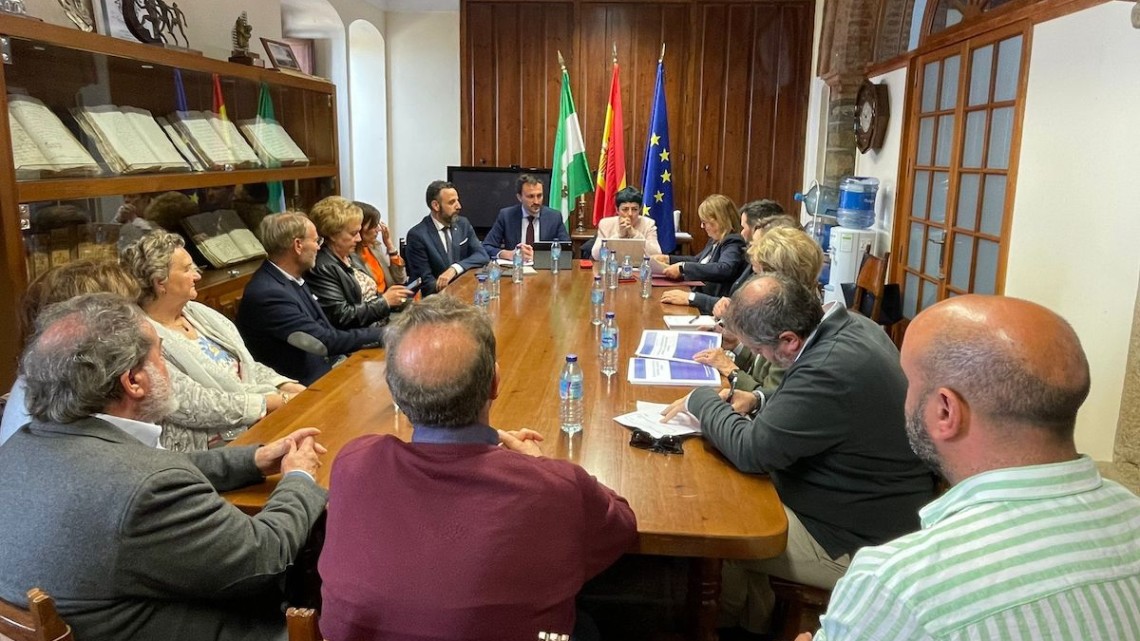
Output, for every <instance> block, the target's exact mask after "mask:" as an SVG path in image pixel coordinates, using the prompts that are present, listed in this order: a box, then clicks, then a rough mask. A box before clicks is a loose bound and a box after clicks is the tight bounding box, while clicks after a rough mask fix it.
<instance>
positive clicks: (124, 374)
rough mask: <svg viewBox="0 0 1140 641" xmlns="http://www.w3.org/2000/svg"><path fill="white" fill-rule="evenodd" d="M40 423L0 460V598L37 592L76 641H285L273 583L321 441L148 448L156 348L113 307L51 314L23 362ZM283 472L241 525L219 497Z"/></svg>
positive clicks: (76, 302) (309, 509)
mask: <svg viewBox="0 0 1140 641" xmlns="http://www.w3.org/2000/svg"><path fill="white" fill-rule="evenodd" d="M21 373H22V374H23V376H24V379H25V381H26V383H27V403H28V409H29V411H30V414H31V416H32V417H33V422H32V423H31V424H30V425H29V426H27V427H26V428H24V429H22V430H20V431H19V432H17V433H16V434H15V435H13V436H12V438H11V439H9V440H8V441H7V442H6V443H5V444H4V445H3V446H2V447H0V470H3V479H4V480H3V482H2V483H0V515H3V522H4V525H3V527H0V597H2V598H3V599H5V600H7V601H10V602H13V603H17V604H24V603H25V596H24V595H25V592H26V591H27V590H28V589H30V588H33V587H39V588H43V589H44V591H46V592H47V593H48V594H50V595H51V596H53V597H54V598H55V599H56V603H57V604H58V606H59V610H60V614H61V615H62V616H63V618H64V620H65V621H67V622H68V623H69V624H70V625H71V627H72V628H73V630H74V631H75V636H76V638H77V639H83V640H84V641H100V640H108V641H110V640H112V639H134V640H136V641H139V640H141V641H151V640H153V641H160V640H161V641H166V640H179V639H184V640H186V641H199V640H203V639H219V640H226V641H230V640H235V641H236V640H244V639H249V640H253V639H273V638H284V636H285V630H284V621H283V617H282V615H281V611H280V608H279V607H278V606H279V602H280V601H281V598H280V592H279V585H280V579H281V575H282V573H283V572H284V571H285V569H286V568H287V567H288V566H289V564H291V563H292V562H293V560H294V559H295V557H296V555H297V553H298V551H299V550H300V548H301V546H302V545H303V544H304V542H305V540H306V538H307V537H308V534H309V530H310V528H311V527H312V525H313V523H314V521H316V519H317V517H318V516H319V515H320V514H321V513H322V511H323V510H324V507H325V503H326V497H327V494H326V493H325V491H324V490H323V489H321V488H320V487H318V486H317V485H316V483H315V482H314V480H313V476H312V475H313V473H314V472H315V471H316V469H317V468H318V467H319V465H320V462H319V455H320V454H321V453H323V452H324V448H322V447H321V446H320V445H318V444H317V443H316V441H315V440H314V437H315V435H316V430H314V429H304V430H298V431H297V432H294V433H293V434H291V435H289V436H288V437H286V438H284V439H281V440H279V441H275V442H273V443H270V444H268V445H264V446H261V447H257V446H249V447H244V448H223V449H219V450H212V451H207V452H195V453H192V454H180V453H174V452H167V451H164V450H161V449H155V448H156V445H157V444H158V436H159V432H160V429H159V427H158V426H157V425H156V424H155V423H157V422H159V421H160V420H161V419H162V418H163V417H164V416H165V415H166V414H168V413H169V412H170V411H171V410H172V405H173V402H172V397H171V391H170V383H169V380H168V378H167V373H166V367H165V365H164V362H163V359H162V352H161V341H160V340H159V338H158V336H157V335H156V334H155V331H154V329H153V328H152V327H151V326H150V324H149V323H147V322H146V319H145V317H144V316H143V314H142V312H141V310H139V309H138V308H137V307H135V306H134V305H133V304H130V303H129V302H127V301H126V300H124V299H121V298H118V297H116V296H114V295H112V294H92V295H87V296H80V297H78V298H74V299H72V300H70V301H67V302H64V303H60V304H58V305H54V306H52V307H49V308H48V309H47V310H46V311H45V312H44V313H43V314H42V315H41V316H40V318H39V320H38V321H37V330H36V333H35V335H34V336H33V337H32V339H31V341H30V342H29V345H28V348H27V349H26V350H25V353H24V355H23V357H22V359H21ZM277 472H282V473H283V478H282V479H281V482H280V483H279V484H278V486H277V489H276V490H274V492H273V494H272V496H271V497H270V499H269V502H268V503H267V504H266V506H265V509H264V510H263V511H262V512H261V513H260V514H258V515H257V516H254V517H250V516H246V515H245V514H243V513H241V512H240V511H239V510H238V509H237V508H235V507H234V506H233V505H231V504H230V503H228V502H227V501H226V500H225V499H223V498H222V497H221V496H219V495H218V492H219V491H225V490H231V489H235V488H238V487H242V486H245V485H249V484H251V483H256V482H259V481H261V480H262V479H263V478H264V476H265V475H268V474H276V473H277Z"/></svg>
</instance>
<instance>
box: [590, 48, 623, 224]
mask: <svg viewBox="0 0 1140 641" xmlns="http://www.w3.org/2000/svg"><path fill="white" fill-rule="evenodd" d="M623 137H624V136H623V134H622V124H621V84H620V83H619V82H618V63H617V45H614V75H613V79H612V80H611V81H610V101H609V104H608V105H606V126H605V129H603V130H602V154H601V159H599V160H598V189H597V191H596V192H595V193H594V226H595V227H596V226H597V225H598V221H599V220H601V219H603V218H605V217H606V216H613V215H614V196H616V195H617V193H618V192H619V191H620V190H622V189H625V141H624V140H623Z"/></svg>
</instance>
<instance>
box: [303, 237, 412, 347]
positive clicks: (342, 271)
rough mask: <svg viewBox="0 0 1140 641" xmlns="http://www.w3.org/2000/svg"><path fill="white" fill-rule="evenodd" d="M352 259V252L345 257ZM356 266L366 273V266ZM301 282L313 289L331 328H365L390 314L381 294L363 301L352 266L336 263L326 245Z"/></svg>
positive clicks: (335, 258)
mask: <svg viewBox="0 0 1140 641" xmlns="http://www.w3.org/2000/svg"><path fill="white" fill-rule="evenodd" d="M353 258H357V257H356V255H355V254H353V255H352V256H351V257H350V259H349V260H352V259H353ZM358 260H359V259H358ZM360 267H361V269H362V270H363V271H364V272H365V273H368V268H367V267H366V266H364V265H361V266H360ZM305 284H307V285H308V286H309V288H310V289H312V290H313V294H314V295H315V296H316V297H317V303H318V304H320V306H321V309H323V310H324V312H325V316H327V317H328V319H329V321H330V322H331V323H332V324H333V326H334V327H339V328H340V329H354V328H357V327H367V326H369V325H372V324H373V323H378V322H380V321H386V320H388V315H389V314H391V313H392V310H391V308H389V307H388V301H386V300H384V297H383V296H377V297H376V298H374V299H372V300H371V301H369V302H367V303H366V302H364V295H363V293H362V292H361V291H360V283H357V282H356V277H355V276H353V275H352V268H351V267H349V266H347V265H345V264H344V263H342V262H340V259H339V258H337V257H336V255H335V254H333V253H332V249H331V248H330V247H329V246H328V245H325V246H324V247H322V248H321V251H319V252H317V263H316V264H315V265H313V268H312V269H310V270H309V271H308V272H307V273H306V274H305ZM381 293H383V292H381Z"/></svg>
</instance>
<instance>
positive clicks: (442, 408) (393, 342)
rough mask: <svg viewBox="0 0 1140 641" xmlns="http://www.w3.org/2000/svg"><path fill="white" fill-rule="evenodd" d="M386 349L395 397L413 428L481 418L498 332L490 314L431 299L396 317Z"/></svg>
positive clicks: (466, 422) (491, 377)
mask: <svg viewBox="0 0 1140 641" xmlns="http://www.w3.org/2000/svg"><path fill="white" fill-rule="evenodd" d="M384 347H385V352H386V357H387V362H388V371H387V374H386V377H387V380H388V387H389V388H390V389H391V391H392V398H393V399H395V401H396V404H397V405H399V406H400V409H401V410H402V411H403V412H404V413H405V414H407V416H408V420H410V421H411V422H412V423H413V424H414V425H429V426H435V427H463V426H466V425H471V424H472V423H475V422H477V421H478V420H479V417H480V413H481V412H482V411H483V410H484V409H485V408H486V407H487V403H488V401H489V400H490V399H491V394H492V391H491V390H492V381H493V380H494V376H495V334H494V332H493V331H492V329H491V323H490V322H489V321H488V320H487V316H486V314H483V313H482V312H480V311H479V310H478V309H476V308H474V307H472V306H470V305H467V304H465V303H462V302H460V301H459V300H458V299H456V298H454V297H452V296H431V297H429V298H428V299H426V300H424V301H421V302H418V303H415V304H413V305H412V306H411V307H409V308H408V309H406V310H404V311H403V312H401V313H400V314H399V315H397V318H396V320H395V321H393V323H392V324H391V325H389V327H388V330H387V332H386V334H385V342H384Z"/></svg>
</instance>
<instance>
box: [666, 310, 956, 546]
mask: <svg viewBox="0 0 1140 641" xmlns="http://www.w3.org/2000/svg"><path fill="white" fill-rule="evenodd" d="M905 398H906V377H905V376H903V372H902V368H901V367H900V366H899V352H898V350H897V349H896V348H895V346H894V344H893V343H891V340H890V338H888V337H887V335H886V333H885V332H884V331H883V330H882V328H880V327H879V326H878V325H876V324H875V323H873V322H872V321H871V320H869V319H867V318H865V317H863V316H858V315H853V314H848V313H847V310H846V309H844V308H843V307H842V306H841V305H840V306H839V308H838V309H835V310H834V311H833V312H831V313H830V314H829V315H828V316H826V317H825V318H824V320H823V322H822V323H820V325H819V328H818V330H817V331H816V334H815V336H814V337H812V339H811V341H810V342H809V343H808V344H807V345H806V347H805V348H804V351H803V353H802V354H800V357H799V358H798V359H797V360H796V361H795V363H793V364H792V366H791V367H789V368H788V370H787V372H785V373H784V379H783V381H781V383H780V385H779V387H777V388H776V389H775V390H771V389H770V390H767V399H768V400H767V402H765V403H764V406H763V408H762V409H761V410H760V412H759V413H757V414H756V416H755V418H748V417H745V416H742V415H740V414H737V413H736V412H734V411H732V408H731V407H730V406H729V405H728V404H727V403H725V402H724V401H723V400H721V399H720V397H719V396H718V395H717V393H716V391H714V390H710V389H708V388H702V389H698V390H696V391H694V392H693V394H692V396H690V397H689V403H688V407H689V410H690V411H691V412H692V413H693V414H694V415H695V416H696V417H697V418H698V419H700V421H701V427H702V428H703V431H704V436H705V438H707V439H708V440H709V441H710V442H711V443H712V444H713V445H715V446H716V448H717V449H719V450H720V451H721V452H723V453H724V455H725V456H726V457H728V459H729V460H730V461H732V463H733V464H734V465H735V466H736V467H737V468H739V469H740V470H741V471H744V472H766V473H768V474H769V475H770V477H771V479H772V483H773V485H775V486H776V492H777V493H779V495H780V501H782V502H783V503H784V505H786V506H787V507H788V508H789V509H791V510H792V511H793V512H795V513H796V516H798V517H799V519H800V520H801V521H802V522H803V524H804V527H805V528H807V530H808V532H810V533H811V535H812V536H813V537H814V538H815V540H816V541H818V542H819V543H820V545H822V546H823V547H824V549H826V550H827V552H828V553H829V554H831V555H832V557H833V558H835V557H839V556H842V555H843V554H854V553H855V551H856V550H857V549H859V548H860V547H862V546H864V545H878V544H881V543H884V542H886V541H889V540H891V539H893V538H895V537H898V536H900V535H902V534H905V533H907V532H913V531H915V530H917V529H918V509H919V508H920V507H922V506H923V505H925V504H926V503H928V502H929V501H930V500H931V499H933V498H934V482H933V478H932V476H931V473H930V471H929V470H928V469H927V467H926V466H925V465H924V464H923V463H922V462H921V461H919V460H918V457H916V456H915V455H914V452H912V451H911V449H910V445H909V443H908V442H907V437H906V428H905V425H904V424H905V418H904V416H905V413H904V411H903V401H904V400H905ZM718 406H719V407H718Z"/></svg>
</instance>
